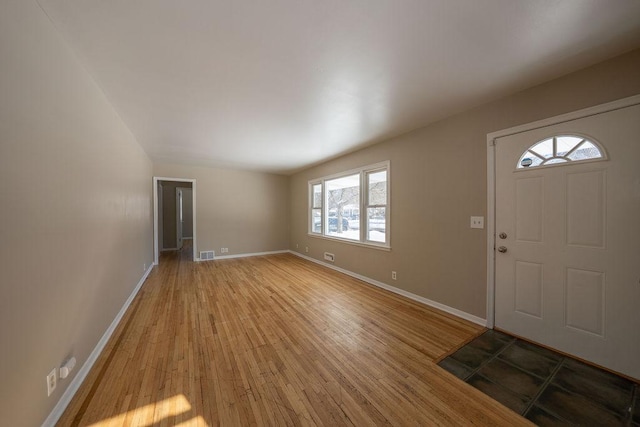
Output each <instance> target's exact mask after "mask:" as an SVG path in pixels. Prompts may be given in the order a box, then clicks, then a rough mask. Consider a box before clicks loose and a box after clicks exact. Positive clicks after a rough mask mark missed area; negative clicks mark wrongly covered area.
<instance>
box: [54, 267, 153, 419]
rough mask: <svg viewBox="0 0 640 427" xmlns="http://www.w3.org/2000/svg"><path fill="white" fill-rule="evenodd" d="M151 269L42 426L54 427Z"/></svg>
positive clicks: (149, 270)
mask: <svg viewBox="0 0 640 427" xmlns="http://www.w3.org/2000/svg"><path fill="white" fill-rule="evenodd" d="M152 269H153V265H150V266H149V268H148V269H147V271H145V272H144V274H143V275H142V278H141V279H140V281H139V282H138V284H137V285H136V287H135V288H134V289H133V292H131V295H129V298H127V300H126V301H125V303H124V305H123V306H122V308H121V309H120V311H119V312H118V314H117V315H116V317H115V319H113V322H111V325H109V327H108V328H107V330H106V331H105V333H104V334H103V335H102V338H100V341H98V344H97V345H96V346H95V348H94V349H93V351H92V352H91V354H90V355H89V357H88V358H87V360H86V361H85V362H84V364H83V365H82V367H81V368H80V370H79V371H78V373H77V374H76V376H75V377H74V378H73V380H72V381H71V383H70V384H69V387H67V389H66V390H65V391H64V393H63V394H62V396H61V397H60V400H58V403H57V404H56V406H54V408H53V410H52V411H51V413H50V414H49V416H48V417H47V419H46V420H44V423H42V427H54V426H55V425H56V423H57V422H58V420H59V419H60V417H61V416H62V414H63V413H64V411H65V409H67V406H68V405H69V403H70V402H71V399H73V396H74V395H75V394H76V392H77V391H78V389H79V388H80V386H81V385H82V382H83V381H84V379H85V378H86V377H87V375H88V374H89V371H90V370H91V368H92V367H93V365H94V363H96V360H98V357H99V356H100V354H101V353H102V350H104V347H105V346H106V345H107V342H109V338H111V335H112V334H113V331H115V329H116V327H117V326H118V324H119V323H120V321H121V320H122V317H123V316H124V314H125V313H126V312H127V309H128V308H129V306H130V305H131V303H132V302H133V299H134V298H135V296H136V295H137V294H138V292H139V291H140V288H141V287H142V285H143V283H144V281H145V280H146V279H147V276H149V273H151V270H152Z"/></svg>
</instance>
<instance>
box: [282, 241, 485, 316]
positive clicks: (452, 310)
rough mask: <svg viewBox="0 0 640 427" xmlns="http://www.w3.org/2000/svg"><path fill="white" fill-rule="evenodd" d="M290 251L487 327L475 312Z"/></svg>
mask: <svg viewBox="0 0 640 427" xmlns="http://www.w3.org/2000/svg"><path fill="white" fill-rule="evenodd" d="M289 252H290V253H292V254H293V255H296V256H299V257H300V258H304V259H306V260H308V261H311V262H315V263H316V264H320V265H323V266H325V267H329V268H330V269H332V270H336V271H339V272H340V273H344V274H346V275H347V276H351V277H355V278H356V279H359V280H362V281H363V282H367V283H369V284H371V285H373V286H377V287H379V288H382V289H386V290H387V291H390V292H393V293H394V294H398V295H402V296H404V297H407V298H409V299H411V300H414V301H417V302H419V303H422V304H425V305H428V306H430V307H433V308H437V309H438V310H442V311H444V312H446V313H449V314H452V315H454V316H456V317H460V318H462V319H465V320H468V321H469V322H472V323H475V324H477V325H480V326H485V327H486V325H487V320H486V319H482V318H480V317H478V316H474V315H473V314H469V313H467V312H465V311H462V310H458V309H457V308H453V307H449V306H448V305H444V304H442V303H439V302H437V301H433V300H430V299H428V298H425V297H421V296H420V295H416V294H412V293H411V292H407V291H405V290H403V289H400V288H396V287H395V286H391V285H388V284H386V283H383V282H380V281H378V280H374V279H371V278H369V277H366V276H362V275H360V274H358V273H354V272H352V271H349V270H345V269H344V268H340V267H336V266H335V265H333V264H329V263H326V262H323V261H320V260H317V259H315V258H311V257H309V256H306V255H303V254H301V253H299V252H295V251H289Z"/></svg>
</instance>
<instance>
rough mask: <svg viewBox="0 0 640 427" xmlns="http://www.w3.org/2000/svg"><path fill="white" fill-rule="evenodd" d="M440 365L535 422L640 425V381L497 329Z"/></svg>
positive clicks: (549, 423) (548, 424)
mask: <svg viewBox="0 0 640 427" xmlns="http://www.w3.org/2000/svg"><path fill="white" fill-rule="evenodd" d="M639 363H640V360H639ZM439 365H440V366H441V367H442V368H444V369H446V370H447V371H449V372H451V373H452V374H454V375H456V376H457V377H458V378H460V379H462V380H464V381H466V382H467V383H469V384H471V385H472V386H474V387H475V388H477V389H479V390H481V391H482V392H483V393H485V394H487V395H489V396H491V397H492V398H494V399H495V400H497V401H499V402H500V403H502V404H503V405H505V406H507V407H509V408H511V409H512V410H513V411H515V412H517V413H519V414H521V415H522V416H524V417H526V418H527V419H529V420H530V421H532V422H534V423H535V424H537V425H540V426H566V425H586V426H599V425H601V426H627V427H640V385H638V384H636V383H634V382H632V381H629V380H627V379H625V378H621V377H619V376H617V375H614V374H612V373H610V372H607V371H603V370H601V369H598V368H595V367H593V366H590V365H586V364H584V363H581V362H579V361H576V360H574V359H571V358H569V357H565V356H563V355H560V354H558V353H555V352H553V351H550V350H547V349H545V348H542V347H539V346H537V345H534V344H531V343H528V342H526V341H522V340H519V339H517V338H514V337H512V336H509V335H506V334H503V333H501V332H497V331H493V330H489V331H486V332H485V333H483V334H482V335H480V336H479V337H477V338H476V339H474V340H473V341H471V342H470V343H469V344H467V345H465V346H464V347H462V348H460V349H459V350H458V351H456V352H455V353H453V354H451V355H450V356H448V357H446V358H445V359H443V360H442V361H441V362H440V363H439Z"/></svg>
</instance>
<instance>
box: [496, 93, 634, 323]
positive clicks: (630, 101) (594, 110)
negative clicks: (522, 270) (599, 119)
mask: <svg viewBox="0 0 640 427" xmlns="http://www.w3.org/2000/svg"><path fill="white" fill-rule="evenodd" d="M638 104H640V95H634V96H630V97H627V98H622V99H619V100H617V101H612V102H607V103H605V104H600V105H596V106H593V107H588V108H583V109H581V110H577V111H573V112H570V113H565V114H561V115H558V116H554V117H549V118H547V119H542V120H538V121H535V122H531V123H526V124H524V125H519V126H514V127H511V128H508V129H503V130H499V131H496V132H491V133H489V134H487V322H486V326H487V328H489V329H492V328H493V327H494V325H495V292H496V290H495V271H496V264H495V255H496V253H495V247H496V223H495V221H496V217H495V215H496V168H495V165H496V158H495V156H496V152H495V141H496V139H498V138H503V137H506V136H511V135H516V134H519V133H522V132H527V131H530V130H533V129H540V128H544V127H548V126H553V125H557V124H560V123H566V122H570V121H573V120H577V119H582V118H585V117H589V116H595V115H598V114H602V113H607V112H609V111H613V110H620V109H622V108H627V107H631V106H633V105H638Z"/></svg>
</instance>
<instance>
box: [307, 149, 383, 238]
mask: <svg viewBox="0 0 640 427" xmlns="http://www.w3.org/2000/svg"><path fill="white" fill-rule="evenodd" d="M309 199H310V202H309V233H310V234H311V235H317V236H322V237H327V238H332V239H339V240H343V241H347V242H349V241H350V242H354V243H360V244H366V245H372V246H379V247H387V248H388V247H389V227H388V224H389V162H384V163H380V164H377V165H372V166H367V167H364V168H361V169H358V170H354V171H349V172H345V173H343V174H337V175H333V176H329V177H324V178H320V179H317V180H313V181H310V182H309ZM361 212H362V213H363V215H360V213H361Z"/></svg>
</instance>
